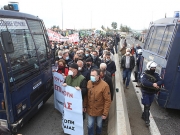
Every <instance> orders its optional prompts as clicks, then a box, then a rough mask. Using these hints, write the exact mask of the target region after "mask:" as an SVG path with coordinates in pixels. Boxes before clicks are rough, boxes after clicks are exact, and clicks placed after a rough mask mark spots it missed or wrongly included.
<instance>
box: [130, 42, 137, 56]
mask: <svg viewBox="0 0 180 135" xmlns="http://www.w3.org/2000/svg"><path fill="white" fill-rule="evenodd" d="M135 54H136V48H134V44H132V45H131V55H133V56H135Z"/></svg>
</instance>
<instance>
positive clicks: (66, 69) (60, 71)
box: [57, 67, 69, 76]
mask: <svg viewBox="0 0 180 135" xmlns="http://www.w3.org/2000/svg"><path fill="white" fill-rule="evenodd" d="M68 71H69V69H68V68H67V67H65V68H64V69H58V71H57V72H58V73H60V74H62V73H63V74H64V75H65V76H67V75H68Z"/></svg>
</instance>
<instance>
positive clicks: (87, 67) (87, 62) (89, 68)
mask: <svg viewBox="0 0 180 135" xmlns="http://www.w3.org/2000/svg"><path fill="white" fill-rule="evenodd" d="M94 68H96V69H97V68H98V67H97V66H96V65H94V64H93V63H92V59H91V58H87V59H86V69H87V70H91V69H94Z"/></svg>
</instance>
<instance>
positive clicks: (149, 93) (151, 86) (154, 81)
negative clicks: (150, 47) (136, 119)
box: [140, 61, 163, 126]
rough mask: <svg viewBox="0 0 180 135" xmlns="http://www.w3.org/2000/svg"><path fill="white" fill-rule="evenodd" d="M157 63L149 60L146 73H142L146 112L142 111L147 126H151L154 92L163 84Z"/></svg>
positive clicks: (143, 98) (143, 101)
mask: <svg viewBox="0 0 180 135" xmlns="http://www.w3.org/2000/svg"><path fill="white" fill-rule="evenodd" d="M156 67H157V64H156V63H155V62H154V61H149V62H148V63H147V65H146V69H147V70H145V71H144V73H142V75H141V78H140V82H141V85H140V86H141V91H142V101H141V102H142V104H143V105H144V112H143V113H142V119H143V120H144V121H145V125H146V126H150V120H149V115H150V112H149V111H150V107H151V104H152V102H153V100H154V94H156V93H157V92H158V91H159V88H160V87H161V85H162V84H163V80H162V79H161V77H160V76H159V74H158V73H155V70H156Z"/></svg>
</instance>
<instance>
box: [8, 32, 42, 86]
mask: <svg viewBox="0 0 180 135" xmlns="http://www.w3.org/2000/svg"><path fill="white" fill-rule="evenodd" d="M10 32H11V37H12V41H13V45H14V52H13V53H10V54H9V61H10V65H8V76H9V82H10V84H11V85H13V82H15V83H20V82H21V83H23V81H25V80H26V79H28V78H30V77H32V76H33V75H35V74H36V73H37V72H39V63H38V59H37V53H36V49H35V46H34V42H33V39H32V36H31V34H30V31H29V30H28V29H27V30H22V29H20V30H10ZM10 66H11V68H10Z"/></svg>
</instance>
